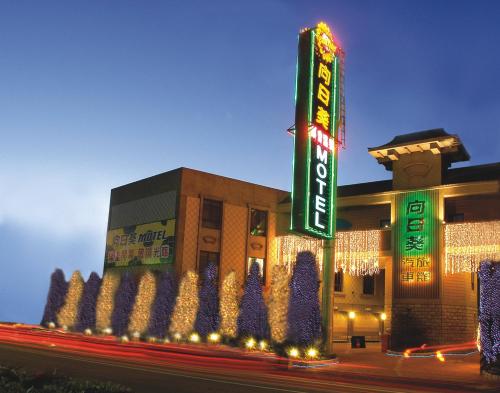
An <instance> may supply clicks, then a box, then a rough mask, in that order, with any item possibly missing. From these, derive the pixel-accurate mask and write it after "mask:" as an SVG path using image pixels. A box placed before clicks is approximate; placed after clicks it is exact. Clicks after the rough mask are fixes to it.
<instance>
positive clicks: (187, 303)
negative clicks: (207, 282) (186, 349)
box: [169, 271, 199, 337]
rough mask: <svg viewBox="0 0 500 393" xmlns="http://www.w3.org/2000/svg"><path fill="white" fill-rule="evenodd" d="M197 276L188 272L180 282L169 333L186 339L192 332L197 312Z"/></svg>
mask: <svg viewBox="0 0 500 393" xmlns="http://www.w3.org/2000/svg"><path fill="white" fill-rule="evenodd" d="M198 305H199V300H198V274H196V273H195V272H193V271H188V272H187V273H186V275H185V276H184V277H183V279H182V281H181V285H180V288H179V295H178V296H177V299H176V301H175V307H174V312H173V314H172V322H171V323H170V327H169V331H170V333H172V334H176V333H179V334H180V335H181V336H184V337H186V336H187V335H188V334H190V333H191V332H192V331H193V328H194V322H195V320H196V314H197V312H198Z"/></svg>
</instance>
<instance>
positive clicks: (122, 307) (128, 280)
mask: <svg viewBox="0 0 500 393" xmlns="http://www.w3.org/2000/svg"><path fill="white" fill-rule="evenodd" d="M136 294H137V281H136V279H135V277H134V276H133V275H132V274H130V273H129V272H125V273H124V274H123V276H122V279H121V281H120V285H119V287H118V289H117V291H116V294H115V308H114V310H113V314H112V315H111V328H112V329H113V333H114V334H115V335H116V336H122V335H124V334H126V333H127V328H128V323H129V317H130V313H131V312H132V308H133V307H134V300H135V296H136Z"/></svg>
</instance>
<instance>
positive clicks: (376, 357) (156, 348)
mask: <svg viewBox="0 0 500 393" xmlns="http://www.w3.org/2000/svg"><path fill="white" fill-rule="evenodd" d="M338 348H339V359H340V361H339V363H332V364H331V365H330V366H327V367H319V368H314V369H303V368H297V367H291V366H290V364H287V363H286V362H285V363H283V361H280V360H279V359H276V357H274V356H273V355H269V356H262V357H260V356H259V354H255V355H253V354H249V355H248V354H245V353H244V352H242V351H239V350H235V349H225V348H223V347H221V348H220V349H216V348H212V347H208V346H203V345H200V346H196V345H194V346H193V345H184V346H183V345H179V346H175V345H161V344H157V345H151V344H146V343H129V344H120V343H117V342H116V340H114V339H112V338H100V337H85V336H81V335H75V334H61V333H57V332H47V331H39V330H37V329H31V330H30V329H24V328H18V329H16V328H13V327H8V328H3V327H0V364H3V365H8V366H13V367H22V368H24V369H26V370H28V371H31V372H53V371H54V370H55V371H56V372H58V373H60V374H62V375H66V376H71V377H76V378H82V379H90V380H98V381H110V382H115V383H118V384H121V385H124V386H127V387H130V388H131V389H133V390H134V391H135V392H136V393H149V392H152V393H155V392H162V393H165V392H180V393H182V392H196V393H198V392H203V393H205V392H220V393H225V392H231V393H232V392H242V393H246V392H297V393H298V392H378V393H382V392H401V393H402V392H405V393H411V392H460V391H463V392H488V391H492V392H493V391H498V388H499V386H498V385H495V384H493V383H491V382H489V381H485V380H483V379H482V378H481V377H480V376H479V375H478V373H477V371H476V370H478V367H477V365H476V364H475V362H474V361H471V359H470V358H468V360H466V361H463V360H461V361H458V360H457V359H453V360H452V362H455V363H448V365H446V364H444V363H443V364H441V363H440V362H439V361H437V360H436V359H418V360H417V359H415V360H417V361H416V362H413V360H414V359H411V360H410V361H407V360H403V359H401V358H400V359H395V358H391V357H389V356H386V355H383V354H381V353H380V352H379V351H377V347H376V346H372V347H371V348H369V349H368V350H361V351H356V350H350V349H349V348H348V347H347V346H344V347H342V346H338ZM412 362H413V363H412ZM412 370H413V371H412ZM432 370H434V374H433V373H432V372H431V371H432ZM455 370H456V372H455ZM419 373H420V374H419ZM426 375H427V377H426ZM440 377H441V378H440Z"/></svg>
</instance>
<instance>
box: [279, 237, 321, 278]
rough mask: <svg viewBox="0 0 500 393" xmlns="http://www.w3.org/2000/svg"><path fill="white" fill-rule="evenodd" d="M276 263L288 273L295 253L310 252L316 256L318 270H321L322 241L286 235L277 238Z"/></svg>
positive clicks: (295, 256)
mask: <svg viewBox="0 0 500 393" xmlns="http://www.w3.org/2000/svg"><path fill="white" fill-rule="evenodd" d="M276 239H277V242H278V263H279V264H280V265H284V266H285V267H286V269H287V271H288V272H289V273H290V272H291V271H292V269H293V266H294V264H295V259H296V258H297V253H299V252H301V251H311V252H312V253H313V254H314V255H315V256H316V263H317V264H318V270H319V271H320V272H321V271H322V270H323V241H322V240H319V239H313V238H311V237H306V236H296V235H287V236H280V237H277V238H276Z"/></svg>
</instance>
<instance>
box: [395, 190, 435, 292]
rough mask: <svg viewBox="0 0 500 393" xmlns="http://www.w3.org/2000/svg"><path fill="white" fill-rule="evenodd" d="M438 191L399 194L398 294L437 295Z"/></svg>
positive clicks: (396, 241) (397, 209) (396, 244)
mask: <svg viewBox="0 0 500 393" xmlns="http://www.w3.org/2000/svg"><path fill="white" fill-rule="evenodd" d="M438 198H439V193H438V191H436V190H426V191H412V192H405V193H402V194H399V195H397V196H396V215H397V216H396V222H395V229H394V231H393V234H394V236H395V239H394V246H395V250H394V251H395V252H394V260H395V264H394V269H395V272H394V273H395V274H394V278H395V297H399V298H420V297H437V296H438V292H437V290H438V288H439V287H438V282H439V280H438V274H439V228H440V225H439V224H440V223H439V218H438V211H437V210H438Z"/></svg>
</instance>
